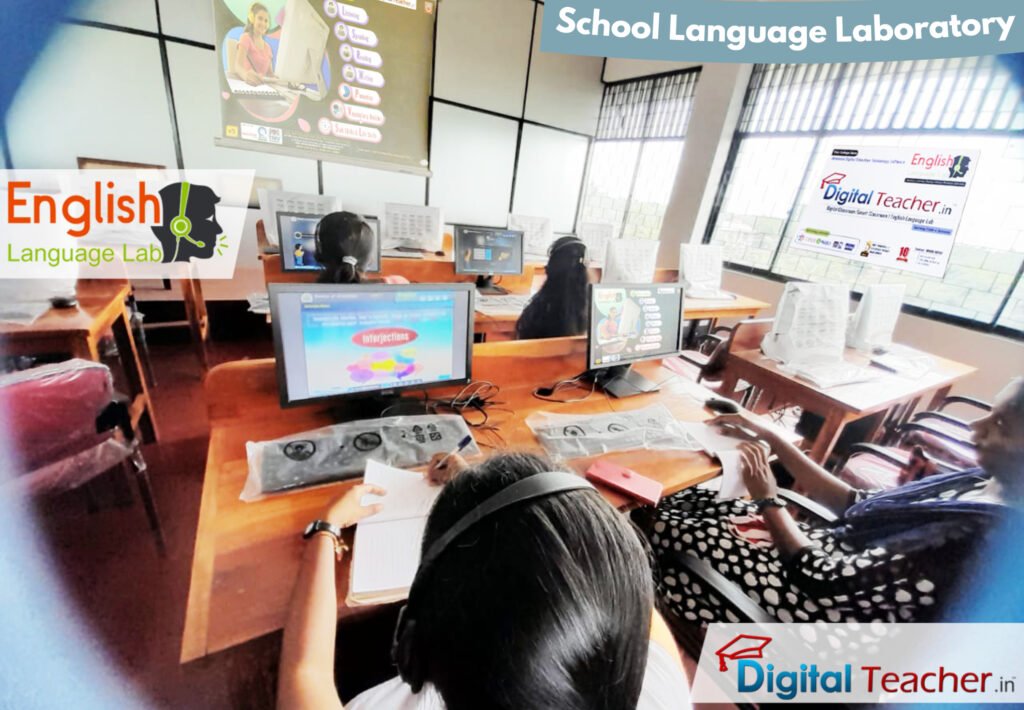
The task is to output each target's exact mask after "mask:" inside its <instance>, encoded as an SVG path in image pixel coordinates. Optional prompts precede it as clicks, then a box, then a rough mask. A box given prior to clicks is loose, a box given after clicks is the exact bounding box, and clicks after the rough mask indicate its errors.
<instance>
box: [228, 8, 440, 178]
mask: <svg viewBox="0 0 1024 710" xmlns="http://www.w3.org/2000/svg"><path fill="white" fill-rule="evenodd" d="M213 5H214V22H215V25H216V36H217V57H218V62H217V72H218V75H219V77H220V90H221V95H220V98H221V100H220V105H221V127H220V135H219V136H218V137H217V139H216V143H217V144H218V145H222V146H227V147H232V148H244V149H248V150H258V151H263V152H267V153H276V154H283V155H293V156H298V157H304V158H315V159H317V160H330V161H336V162H343V163H353V164H356V165H364V166H367V167H373V168H381V169H386V170H398V171H402V172H409V173H414V174H417V175H429V170H428V163H427V150H428V145H429V136H428V128H427V116H428V108H429V101H430V68H431V59H432V52H433V32H434V17H435V10H436V3H435V1H434V0H348V2H338V1H337V0H263V1H262V2H251V0H213Z"/></svg>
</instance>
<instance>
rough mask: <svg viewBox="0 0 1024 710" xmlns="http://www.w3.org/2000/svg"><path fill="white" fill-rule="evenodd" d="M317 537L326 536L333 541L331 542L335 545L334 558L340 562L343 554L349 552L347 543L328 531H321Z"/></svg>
mask: <svg viewBox="0 0 1024 710" xmlns="http://www.w3.org/2000/svg"><path fill="white" fill-rule="evenodd" d="M317 535H326V536H327V537H329V538H330V539H331V542H332V543H334V556H335V558H337V560H338V562H341V554H342V553H343V552H348V551H349V548H348V545H346V544H345V541H344V540H342V539H341V538H340V537H338V536H337V535H335V534H334V533H332V532H330V531H328V530H319V531H317V533H316V535H314V537H316V536H317Z"/></svg>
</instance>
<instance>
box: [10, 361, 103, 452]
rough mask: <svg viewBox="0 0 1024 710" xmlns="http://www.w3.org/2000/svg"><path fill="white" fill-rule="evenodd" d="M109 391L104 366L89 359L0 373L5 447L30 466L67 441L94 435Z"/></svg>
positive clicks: (58, 448) (60, 449) (64, 445)
mask: <svg viewBox="0 0 1024 710" xmlns="http://www.w3.org/2000/svg"><path fill="white" fill-rule="evenodd" d="M113 392H114V385H113V379H112V378H111V375H110V369H109V368H108V367H107V366H106V365H103V364H101V363H98V362H92V361H90V360H68V361H65V362H60V363H56V364H53V365H43V366H41V367H34V368H32V369H30V370H23V371H21V372H13V373H10V374H6V375H0V426H2V427H3V428H4V431H5V434H6V437H7V444H8V446H9V447H10V448H11V451H12V452H13V453H16V454H18V455H19V456H20V458H21V459H22V463H25V464H29V465H30V467H34V466H35V465H39V464H40V463H42V462H48V461H49V458H50V456H51V455H52V454H53V452H56V451H64V450H66V449H67V447H68V444H69V442H71V441H73V440H75V439H77V438H79V437H93V436H95V435H96V418H97V417H98V416H99V414H100V413H101V412H102V411H103V409H104V408H105V407H106V406H107V405H108V404H110V401H111V398H112V397H113Z"/></svg>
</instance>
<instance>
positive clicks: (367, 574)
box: [349, 517, 427, 597]
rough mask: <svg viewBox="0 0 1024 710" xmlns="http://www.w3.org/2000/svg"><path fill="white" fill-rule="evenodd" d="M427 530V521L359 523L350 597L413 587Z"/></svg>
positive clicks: (416, 519) (353, 557)
mask: <svg viewBox="0 0 1024 710" xmlns="http://www.w3.org/2000/svg"><path fill="white" fill-rule="evenodd" d="M426 526H427V519H426V518H425V517H423V518H406V519H405V520H391V521H389V522H384V523H367V522H365V521H364V522H361V523H359V525H357V526H356V538H355V548H354V549H355V552H354V553H353V555H352V581H351V584H350V589H349V594H350V595H351V596H354V597H358V596H367V595H373V594H375V593H380V592H389V591H396V590H407V589H408V588H409V587H411V586H412V580H413V578H414V577H415V576H416V569H417V568H418V567H419V564H420V544H421V543H422V541H423V531H424V529H425V528H426Z"/></svg>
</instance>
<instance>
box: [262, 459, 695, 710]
mask: <svg viewBox="0 0 1024 710" xmlns="http://www.w3.org/2000/svg"><path fill="white" fill-rule="evenodd" d="M440 465H444V464H443V462H442V463H441V464H440ZM456 471H459V475H457V476H455V477H454V478H452V479H451V480H450V481H448V483H446V484H445V488H444V490H443V491H442V492H441V494H440V496H439V497H438V498H437V501H436V503H435V504H434V507H433V509H432V510H431V512H430V516H429V518H428V520H427V525H426V530H425V532H424V536H423V546H422V552H423V554H422V556H421V561H420V567H419V570H418V571H417V573H416V578H415V580H414V581H413V584H412V588H411V590H410V592H409V598H408V601H407V604H406V607H405V608H404V609H403V610H402V614H401V616H400V617H399V622H398V628H397V630H396V633H395V645H394V660H395V663H396V665H397V666H398V672H399V676H398V677H396V678H394V679H393V680H391V681H388V682H386V683H382V684H381V685H378V686H376V687H374V688H371V689H370V690H368V691H366V692H364V693H362V694H360V695H359V696H357V697H356V698H355V699H354V700H353V701H352V702H351V703H350V704H349V705H348V706H347V707H348V708H349V710H367V709H368V708H373V709H374V710H442V709H445V708H446V709H447V710H477V709H478V708H497V709H504V710H522V709H523V708H531V710H632V709H633V708H639V709H640V710H669V709H670V708H671V709H672V710H679V709H682V708H686V707H689V701H688V696H689V692H688V688H687V683H686V679H685V677H684V675H683V670H682V664H681V662H680V659H679V655H678V651H677V649H676V646H675V643H674V641H673V639H672V635H671V633H670V632H669V631H668V628H667V627H666V626H665V623H664V621H663V620H662V619H661V617H660V616H659V615H658V614H657V613H656V612H655V611H654V596H653V588H652V581H651V568H650V559H649V554H648V550H647V548H646V547H645V545H644V544H643V542H642V541H641V539H640V537H639V534H638V533H637V531H636V530H635V529H634V528H633V527H632V526H631V524H630V523H629V522H628V520H627V519H626V518H625V517H624V516H622V515H621V514H620V513H619V512H618V511H616V510H615V509H614V508H613V507H612V506H611V505H609V504H608V503H607V502H606V501H605V500H604V499H603V498H602V497H601V495H600V494H599V493H598V492H597V491H596V490H595V489H594V488H593V487H592V486H591V485H590V484H589V483H587V482H586V480H584V479H583V478H581V477H579V476H577V475H575V474H569V473H565V472H557V471H554V470H553V468H552V466H551V464H550V463H548V462H546V461H545V460H543V459H541V458H538V457H536V456H532V455H528V454H503V455H499V456H495V457H492V458H491V459H490V460H488V461H486V462H484V463H482V464H480V465H478V466H475V467H472V468H469V467H466V465H465V462H463V461H462V460H461V459H459V458H458V457H457V456H452V457H451V458H449V459H448V462H447V465H446V466H445V467H444V469H443V470H440V469H439V463H438V462H437V460H436V459H435V463H434V465H433V466H432V467H431V471H430V477H431V479H432V480H437V479H438V478H443V477H444V474H448V473H454V472H456ZM367 493H375V494H378V495H381V494H383V492H382V491H380V490H379V489H376V488H373V487H371V486H365V485H363V486H356V487H354V488H353V489H351V490H350V491H349V492H348V493H347V494H346V495H344V496H343V497H342V498H341V499H340V500H338V501H337V502H336V503H334V504H332V505H331V506H330V507H329V508H328V509H327V510H326V511H325V512H324V515H323V518H322V521H316V522H314V523H312V524H311V525H310V528H308V531H311V532H309V536H308V541H307V543H306V544H307V548H306V550H305V553H304V556H303V562H302V568H301V571H300V573H299V578H298V581H297V582H296V587H295V592H294V594H293V598H292V607H291V611H290V613H289V616H288V621H287V623H286V625H285V630H284V641H283V645H282V652H281V666H280V676H279V683H278V707H280V708H307V707H308V708H326V707H334V708H340V707H341V702H340V700H339V698H338V695H337V691H336V690H335V687H334V649H335V634H336V630H337V596H336V595H337V589H336V587H335V568H334V565H335V564H336V561H335V560H336V559H337V557H336V556H340V555H343V554H344V552H343V551H342V547H341V546H340V545H339V543H338V541H339V540H340V538H338V537H337V535H338V534H339V532H340V531H339V530H338V528H344V527H348V526H350V525H354V524H355V523H356V522H357V521H359V520H361V519H362V518H364V517H366V516H367V515H372V514H373V513H375V512H377V510H379V507H378V506H373V507H370V508H364V507H361V505H360V500H361V498H362V496H364V495H366V494H367ZM342 643H344V639H342Z"/></svg>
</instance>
